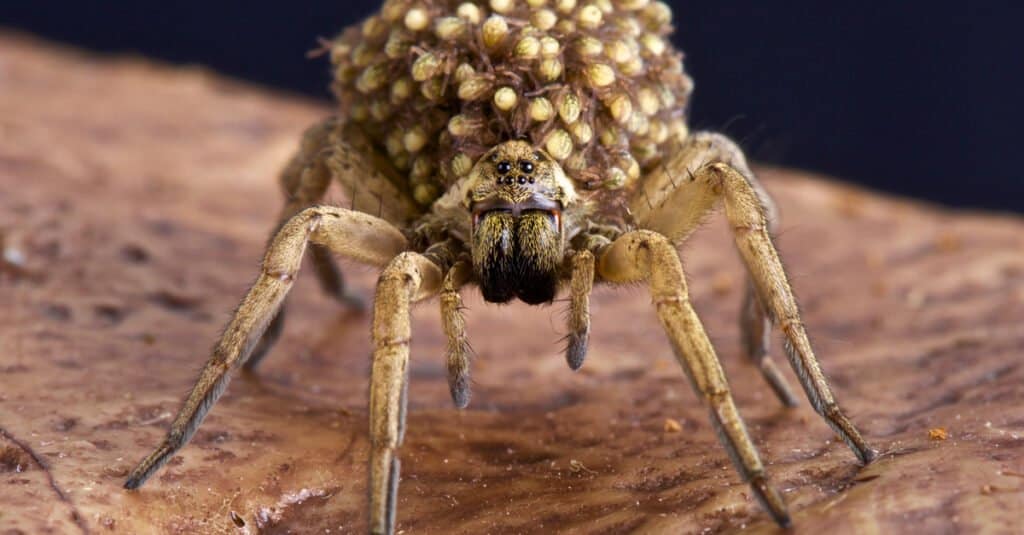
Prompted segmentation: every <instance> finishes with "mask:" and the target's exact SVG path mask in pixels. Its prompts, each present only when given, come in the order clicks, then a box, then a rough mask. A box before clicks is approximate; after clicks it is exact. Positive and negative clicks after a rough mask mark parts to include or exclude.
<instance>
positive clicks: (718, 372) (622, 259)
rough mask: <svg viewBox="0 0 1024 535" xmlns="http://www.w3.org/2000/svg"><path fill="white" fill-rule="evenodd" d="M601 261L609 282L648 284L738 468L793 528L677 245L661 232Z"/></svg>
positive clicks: (625, 244) (633, 236)
mask: <svg viewBox="0 0 1024 535" xmlns="http://www.w3.org/2000/svg"><path fill="white" fill-rule="evenodd" d="M598 258H599V260H598V273H599V274H600V276H601V277H602V278H603V279H605V280H608V281H610V282H615V283H632V282H638V281H644V282H646V283H647V285H648V287H649V289H650V293H651V299H652V301H653V302H654V305H655V307H656V308H657V313H658V319H659V320H660V321H661V324H662V327H664V329H665V333H666V334H667V335H668V337H669V341H670V342H671V344H672V348H673V350H674V351H675V355H676V358H677V359H678V360H679V363H680V365H682V367H683V370H684V371H686V374H687V376H688V377H689V379H690V381H691V383H692V384H693V386H694V387H695V389H696V390H697V392H698V393H699V394H700V395H701V396H702V397H703V398H704V400H705V402H706V403H707V404H708V406H709V408H710V411H711V421H712V423H713V425H714V427H715V429H716V430H717V431H718V436H719V438H720V440H721V442H722V444H723V445H724V446H725V449H726V451H727V452H728V453H729V457H730V458H731V459H732V461H733V464H735V466H736V469H737V470H738V471H739V472H740V475H741V476H742V477H743V479H744V481H747V482H748V483H749V484H750V488H751V490H753V492H754V495H755V496H756V497H757V499H758V500H759V501H760V502H761V504H762V505H763V506H764V508H765V509H767V510H768V512H769V513H771V515H772V517H773V518H774V519H775V521H776V522H778V524H779V525H781V526H788V525H789V524H790V519H789V513H788V511H787V509H786V504H785V502H784V501H783V499H782V495H781V494H780V493H779V492H778V491H777V490H776V489H775V487H773V486H772V485H771V484H770V483H769V482H768V476H767V474H766V473H765V470H764V466H763V465H762V464H761V459H760V457H759V456H758V454H757V449H756V448H755V447H754V443H753V442H752V441H751V440H750V435H749V434H748V433H747V428H746V426H745V425H744V424H743V420H742V418H741V417H740V415H739V412H738V411H737V410H736V404H735V403H734V402H733V399H732V394H730V392H729V384H728V382H727V381H726V378H725V373H724V372H723V371H722V366H721V364H720V363H719V361H718V357H717V356H716V355H715V350H714V348H713V347H712V346H711V341H710V340H709V339H708V337H707V334H706V333H705V331H704V327H703V325H702V324H701V321H700V318H698V317H697V313H696V312H695V311H694V310H693V307H692V306H690V300H689V295H688V293H687V289H686V277H685V275H684V273H683V268H682V264H681V263H680V261H679V255H678V253H677V252H676V250H675V247H674V246H673V244H672V243H671V242H670V241H669V240H668V238H666V237H664V236H662V235H660V234H658V233H656V232H651V231H647V230H640V231H635V232H629V233H627V234H624V235H622V236H621V237H620V238H618V239H617V240H615V241H614V242H613V243H612V244H611V245H610V246H607V247H605V248H602V249H601V250H600V251H599V254H598Z"/></svg>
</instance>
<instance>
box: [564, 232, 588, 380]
mask: <svg viewBox="0 0 1024 535" xmlns="http://www.w3.org/2000/svg"><path fill="white" fill-rule="evenodd" d="M570 264H571V270H572V271H571V273H570V275H569V334H568V335H567V336H566V338H567V339H568V344H567V345H566V350H565V360H566V362H568V363H569V368H571V369H573V370H578V369H580V366H583V359H585V358H586V356H587V343H588V341H589V339H590V292H591V290H592V289H593V288H594V255H593V253H591V252H590V251H587V250H583V251H578V252H576V253H575V254H573V256H572V258H571V260H570Z"/></svg>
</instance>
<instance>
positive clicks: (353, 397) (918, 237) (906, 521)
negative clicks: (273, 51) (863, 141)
mask: <svg viewBox="0 0 1024 535" xmlns="http://www.w3.org/2000/svg"><path fill="white" fill-rule="evenodd" d="M296 61H303V59H302V58H296ZM325 81H326V78H325ZM325 113H326V111H325V109H324V108H322V107H320V105H316V104H311V103H308V102H304V101H300V100H296V99H293V98H289V97H286V96H281V95H274V94H270V93H268V92H266V91H261V90H258V89H254V88H252V87H247V86H244V85H241V84H239V83H236V82H230V81H225V80H223V79H220V78H218V77H216V76H215V75H212V74H210V73H207V72H204V71H202V70H198V69H180V68H179V69H172V68H167V67H163V66H156V65H153V64H149V63H146V62H143V61H137V60H131V59H98V58H95V57H91V56H86V55H81V54H78V53H75V52H72V51H68V50H63V49H58V48H55V47H52V46H51V45H47V44H43V43H40V42H36V41H32V40H28V39H24V38H19V37H16V36H12V35H0V236H2V239H3V248H4V252H5V254H6V255H7V256H6V257H7V258H8V260H13V261H14V262H13V263H12V262H9V261H5V263H4V264H3V267H2V268H0V374H2V375H0V532H2V533H17V532H18V530H20V531H21V532H24V533H46V532H52V533H76V532H89V533H106V532H116V533H153V532H158V533H244V532H249V533H255V532H265V533H289V532H290V533H307V532H314V531H316V532H320V533H326V532H330V533H361V532H363V531H364V530H365V526H366V524H365V520H366V518H365V508H366V495H365V493H366V481H365V480H366V475H365V474H366V472H365V470H366V468H365V462H366V458H367V437H366V429H367V421H366V409H365V408H366V397H367V386H366V385H367V379H366V374H367V369H368V358H367V356H368V355H369V347H368V324H367V318H365V317H354V316H351V315H348V314H346V313H344V312H342V311H341V310H340V309H339V307H338V306H337V305H336V304H335V303H333V302H330V301H329V300H327V299H326V298H324V297H323V296H321V295H319V293H318V292H317V288H316V284H315V282H314V281H313V280H312V277H311V276H309V273H308V271H306V272H305V276H302V277H300V280H299V282H298V284H297V287H296V289H295V291H294V292H293V294H292V297H291V299H290V303H291V314H290V318H289V324H288V325H287V327H286V332H285V335H284V337H283V339H282V341H281V342H280V343H279V345H278V346H277V347H276V349H275V350H274V352H273V353H272V354H271V355H270V356H269V357H268V359H267V361H266V362H265V364H264V368H263V369H262V371H261V372H260V374H259V375H258V376H257V377H254V378H245V377H240V378H238V379H236V380H235V381H234V382H233V383H232V384H231V386H230V388H229V390H228V393H227V394H226V395H225V396H224V398H223V399H222V401H221V402H220V403H219V404H218V405H217V406H216V407H215V408H214V410H213V412H212V413H211V415H210V417H209V418H208V419H207V421H206V423H205V424H204V425H203V427H202V428H201V429H200V431H199V432H198V434H197V435H196V437H195V439H194V440H193V441H192V443H191V444H190V445H189V446H188V447H186V448H185V449H184V450H183V451H182V452H181V453H180V455H178V456H177V457H175V458H174V459H173V460H172V462H171V463H170V464H169V465H168V466H167V467H166V468H165V469H163V471H161V472H160V473H159V474H158V475H157V476H155V477H154V478H153V479H152V480H151V481H150V482H149V484H147V485H146V486H145V487H144V488H143V489H142V490H141V491H139V492H135V493H129V492H126V491H123V490H122V489H121V483H122V482H123V480H124V476H125V474H126V473H127V471H128V470H129V469H130V467H131V465H132V464H133V463H135V462H136V461H137V460H138V459H139V458H140V457H141V456H142V455H144V454H145V453H146V452H148V451H149V449H150V448H152V447H154V446H155V445H156V444H157V443H158V441H159V440H160V439H161V438H162V436H163V434H164V432H165V429H166V427H167V425H168V423H169V420H170V418H171V417H172V415H173V413H174V412H175V411H176V410H177V408H178V405H179V403H180V400H181V398H182V396H183V395H184V393H185V392H186V391H187V389H188V388H189V387H190V386H191V383H192V380H193V378H194V376H195V373H196V372H197V370H198V368H199V367H200V366H201V364H202V363H203V362H204V361H205V359H206V358H207V356H208V353H207V352H208V350H209V348H210V347H211V345H212V343H213V341H214V338H215V337H216V336H217V334H218V332H219V330H220V329H221V327H222V326H223V324H224V322H225V321H226V318H227V315H228V313H229V312H230V311H231V310H232V308H233V307H234V306H235V304H236V303H237V301H238V300H239V298H240V297H241V296H242V294H243V292H244V290H245V288H246V286H247V284H248V283H249V282H250V281H251V280H253V278H254V277H255V275H256V270H257V264H258V261H259V258H260V256H261V253H262V247H263V244H264V241H265V240H266V237H267V232H268V231H269V230H270V228H271V227H272V226H273V225H274V218H275V215H276V212H277V210H278V207H279V205H280V202H281V199H280V198H279V194H278V191H277V185H276V181H275V175H276V172H277V169H278V168H279V167H280V166H281V164H282V163H283V161H284V160H285V158H286V157H287V156H288V155H289V154H290V152H291V151H292V150H293V148H294V147H295V145H296V142H297V139H298V138H297V136H298V134H299V132H300V131H301V130H302V129H303V128H304V127H305V126H306V125H308V124H310V123H312V122H313V121H315V120H316V119H317V118H319V117H322V116H323V115H324V114H325ZM937 157H941V155H937ZM762 176H763V177H764V178H765V180H766V182H767V186H768V189H769V190H771V192H772V193H773V194H775V195H776V196H777V198H778V199H779V201H780V204H781V208H782V210H783V219H784V220H783V225H782V227H783V230H782V232H781V236H780V238H779V240H778V241H779V244H780V247H781V249H782V252H783V255H784V258H785V260H786V262H787V265H788V266H789V269H790V273H791V275H792V278H793V281H794V284H795V286H796V289H797V292H798V295H799V296H800V297H801V301H802V305H803V310H804V312H805V319H806V322H807V324H808V327H809V331H810V333H811V335H812V337H813V339H814V341H815V343H816V347H817V350H818V355H819V356H820V358H821V361H822V363H823V366H824V368H825V370H826V371H827V373H828V374H829V376H830V377H831V379H832V381H833V385H834V386H835V389H836V391H837V395H838V397H839V400H840V402H841V403H842V404H843V406H844V407H845V408H846V409H847V411H848V412H849V414H850V415H851V416H852V418H853V419H854V421H855V422H856V423H857V424H858V425H859V426H860V427H861V429H862V430H863V431H864V432H865V434H866V436H867V437H869V439H870V441H871V442H872V444H873V445H874V446H875V447H877V448H879V449H880V450H881V451H882V452H883V455H882V457H881V458H880V459H879V460H878V461H877V462H876V463H874V464H873V465H871V466H870V467H867V468H863V469H862V468H861V467H859V466H857V465H856V464H855V462H854V458H853V456H852V455H851V454H850V452H849V451H848V450H847V449H846V447H845V446H843V445H842V444H840V443H837V441H836V439H835V437H834V436H833V435H832V433H831V432H830V430H829V429H828V427H827V426H826V425H825V424H824V423H823V422H822V421H821V420H820V419H819V418H818V417H817V416H816V415H815V414H814V413H813V412H812V411H811V410H810V409H809V408H808V406H807V404H806V403H805V404H804V405H803V406H801V407H800V408H798V409H795V410H784V409H782V408H780V406H779V404H778V403H777V402H776V400H775V399H774V398H773V397H772V395H771V392H770V391H769V390H768V388H767V387H766V385H765V384H764V383H763V382H762V380H761V379H760V377H759V375H758V373H757V372H756V370H754V369H753V368H752V367H751V366H749V365H748V364H747V363H746V362H744V361H743V360H742V359H741V358H740V355H739V344H738V328H737V325H736V321H735V320H736V318H737V317H738V308H739V301H740V289H741V282H742V278H741V274H742V271H741V268H740V265H739V262H738V261H737V259H736V255H735V253H734V250H733V247H732V245H731V242H730V240H729V238H728V234H727V232H726V230H725V228H724V225H723V224H722V222H721V220H720V219H721V218H715V219H714V220H713V221H712V222H710V223H709V225H708V226H707V228H706V229H704V230H702V231H701V232H699V233H698V235H697V236H696V237H695V238H694V239H693V240H692V242H691V243H689V244H688V245H687V246H686V247H684V249H683V254H684V259H685V262H686V265H687V268H688V272H689V277H690V280H691V288H692V291H693V294H694V299H695V303H696V307H697V309H698V311H699V312H700V313H701V314H702V315H703V318H704V320H705V323H706V324H707V326H708V329H709V331H710V333H711V336H712V338H713V340H714V341H715V343H716V345H717V348H718V350H719V353H720V355H721V356H722V359H723V361H724V362H725V367H726V370H727V372H728V373H729V375H730V378H731V381H732V385H733V388H734V390H735V394H736V397H737V400H738V403H739V406H740V409H741V411H742V412H743V415H744V416H745V417H746V419H747V422H748V423H749V425H750V428H751V432H752V434H753V436H754V437H755V440H756V442H757V444H758V446H759V447H760V448H761V452H762V454H763V456H764V458H765V460H766V462H767V463H768V465H769V466H768V468H769V470H770V472H771V475H772V477H773V478H774V481H775V482H776V483H777V484H778V485H779V486H780V487H781V488H782V489H784V493H785V496H786V499H787V500H788V502H789V504H790V507H791V508H792V511H793V517H794V518H793V519H794V522H795V524H796V528H795V530H794V531H795V532H796V533H811V534H817V533H823V532H826V531H827V532H828V533H830V534H836V533H898V532H904V533H906V532H919V533H959V532H965V533H971V532H986V533H1014V532H1016V533H1019V532H1020V529H1021V527H1020V524H1019V522H1020V518H1021V516H1020V515H1021V513H1020V511H1022V510H1024V490H1022V489H1024V461H1022V457H1024V406H1022V400H1024V367H1022V359H1024V327H1022V319H1024V221H1022V220H1021V219H1020V218H1014V217H1009V216H995V215H985V214H971V213H956V212H951V211H947V210H943V209H937V208H934V207H930V206H924V205H920V204H917V203H914V202H910V201H906V200H894V199H889V198H885V197H882V196H878V195H874V194H870V193H865V192H861V191H858V190H853V189H850V188H848V187H845V186H840V185H836V184H835V183H831V182H828V181H826V180H822V179H820V178H817V177H811V176H808V175H806V174H801V173H796V172H790V171H781V170H772V169H763V170H762ZM964 179H965V180H969V179H970V177H964ZM331 198H332V200H334V201H336V202H344V200H343V199H341V198H340V196H339V195H338V194H337V193H336V192H335V193H332V197H331ZM348 271H349V273H351V279H352V280H353V281H354V284H355V285H356V287H357V289H358V293H360V294H361V295H363V296H365V297H369V296H370V295H371V292H372V283H373V280H374V273H373V272H372V271H371V270H369V269H366V268H361V267H357V266H352V267H350V269H349V270H348ZM466 299H467V305H468V307H469V310H468V311H467V319H468V325H469V332H470V335H471V341H472V344H473V347H474V348H475V349H476V353H477V358H476V360H475V362H474V381H475V388H474V397H473V401H472V404H471V405H470V408H469V409H468V410H466V411H461V412H460V411H456V410H455V409H453V408H452V407H451V402H450V400H449V399H448V391H447V386H446V383H445V379H444V369H443V351H442V347H443V346H442V344H443V340H442V336H441V331H440V326H439V320H438V311H437V305H436V303H428V304H425V305H421V306H420V307H418V308H417V310H416V313H415V317H416V321H415V326H414V328H415V335H414V342H413V367H412V386H411V391H410V414H409V429H408V434H407V436H406V444H405V447H404V448H403V450H402V459H403V478H402V484H401V491H400V498H399V513H398V514H399V529H400V530H403V531H404V532H405V533H474V534H475V533H495V534H498V533H552V532H556V531H564V532H571V533H626V532H643V533H708V532H716V533H717V532H734V531H740V530H745V531H746V532H752V533H760V532H772V531H775V529H776V528H774V526H773V525H772V524H771V523H770V522H769V520H768V519H767V516H766V515H765V514H764V513H763V512H762V511H761V509H760V508H759V507H758V506H757V504H756V503H754V502H753V501H752V498H751V496H750V493H749V491H748V489H747V487H746V486H745V485H744V484H743V483H741V482H740V481H739V478H738V476H737V475H736V473H735V472H734V471H733V469H732V467H731V466H730V465H729V463H728V460H727V458H726V455H725V452H724V451H723V450H722V449H721V448H720V447H719V445H718V442H717V441H716V439H715V436H714V433H713V431H712V429H711V427H710V424H709V422H708V420H707V414H706V411H705V409H703V408H702V407H701V406H700V404H699V403H698V402H697V401H696V398H695V396H694V395H693V394H692V393H691V392H690V391H689V388H688V385H687V383H686V381H685V380H684V378H683V375H682V373H681V371H680V370H679V369H678V367H677V366H676V364H675V363H674V361H673V360H672V356H671V354H670V350H669V347H668V344H667V343H666V341H665V339H664V336H663V334H662V333H661V332H660V328H659V326H658V324H657V322H656V320H655V317H654V315H653V312H652V309H651V306H650V303H649V298H648V297H647V294H646V291H645V290H643V289H642V288H627V289H621V290H619V289H611V288H603V289H601V290H599V291H598V292H597V294H596V295H595V297H594V301H593V313H594V324H593V340H592V344H591V351H590V355H589V357H588V359H587V362H586V364H585V365H584V368H583V370H582V371H580V372H578V373H572V372H570V371H569V370H568V369H567V367H566V366H565V363H564V359H563V357H562V355H561V354H560V349H559V347H560V346H559V343H558V340H559V338H560V336H561V335H562V334H563V333H564V332H565V328H564V326H563V309H564V307H565V306H564V303H556V305H555V306H551V307H540V308H529V307H527V306H525V305H520V304H515V305H511V306H505V307H498V306H491V305H485V304H483V303H482V302H481V300H480V298H479V296H478V295H477V293H476V292H475V291H469V292H467V298H466ZM787 373H789V372H787ZM790 377H792V375H791V374H790ZM668 419H671V420H673V421H675V422H677V423H679V430H678V431H673V430H672V429H671V428H672V427H673V425H672V424H666V420H668ZM938 428H943V429H944V430H945V431H946V433H947V436H946V438H945V440H939V439H938V438H939V436H938V435H941V434H942V433H939V432H938ZM930 430H932V431H933V433H932V434H933V435H935V438H930V436H929V431H930Z"/></svg>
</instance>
